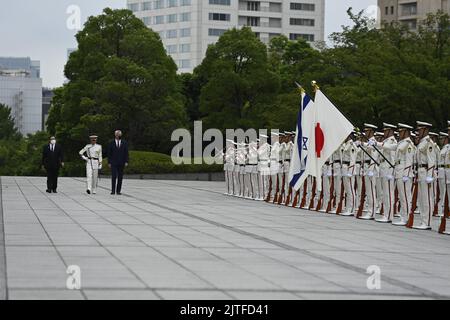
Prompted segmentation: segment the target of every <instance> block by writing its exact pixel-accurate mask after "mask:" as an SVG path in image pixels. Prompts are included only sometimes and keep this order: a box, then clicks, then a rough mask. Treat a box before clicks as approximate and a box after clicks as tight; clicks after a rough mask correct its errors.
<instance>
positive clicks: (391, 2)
mask: <svg viewBox="0 0 450 320" xmlns="http://www.w3.org/2000/svg"><path fill="white" fill-rule="evenodd" d="M378 7H379V8H380V11H381V21H382V22H383V23H392V22H400V23H402V24H405V25H406V26H408V28H409V29H411V30H416V29H417V27H418V24H419V22H420V21H421V20H424V19H425V18H426V17H427V14H429V13H436V12H437V11H438V10H442V11H444V12H447V13H449V14H450V0H416V1H414V0H378Z"/></svg>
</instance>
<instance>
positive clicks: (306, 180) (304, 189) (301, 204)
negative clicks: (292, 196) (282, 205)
mask: <svg viewBox="0 0 450 320" xmlns="http://www.w3.org/2000/svg"><path fill="white" fill-rule="evenodd" d="M307 187H308V178H306V179H305V182H304V183H303V196H302V202H300V208H303V207H304V206H305V204H306V188H307Z"/></svg>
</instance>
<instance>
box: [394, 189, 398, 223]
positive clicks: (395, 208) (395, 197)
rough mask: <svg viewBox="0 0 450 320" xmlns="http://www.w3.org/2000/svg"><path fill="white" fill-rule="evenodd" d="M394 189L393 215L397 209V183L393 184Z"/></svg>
mask: <svg viewBox="0 0 450 320" xmlns="http://www.w3.org/2000/svg"><path fill="white" fill-rule="evenodd" d="M394 188H395V190H394V216H395V215H397V211H398V201H399V199H398V188H397V184H395V186H394Z"/></svg>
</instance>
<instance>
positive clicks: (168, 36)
mask: <svg viewBox="0 0 450 320" xmlns="http://www.w3.org/2000/svg"><path fill="white" fill-rule="evenodd" d="M127 4H128V9H130V10H131V11H133V12H134V14H135V15H136V16H137V17H138V18H140V19H142V21H143V22H144V23H145V24H146V25H147V26H148V27H149V28H151V29H153V30H154V31H155V32H158V33H159V35H160V37H161V39H162V41H163V43H164V46H165V47H166V50H167V53H168V54H170V55H171V56H172V58H173V59H174V61H175V62H176V63H177V65H178V68H179V71H180V72H191V71H192V70H193V68H194V67H195V66H197V65H198V64H200V63H201V62H202V60H203V58H204V56H205V53H206V49H207V48H208V45H210V44H212V43H214V42H216V41H217V40H218V38H219V36H221V35H222V34H223V33H224V32H225V31H227V30H228V29H231V28H233V27H237V28H240V27H243V26H250V27H251V28H252V30H253V31H254V32H255V33H256V35H257V36H258V37H259V39H261V41H263V42H264V43H268V42H269V41H270V39H271V38H273V37H275V36H278V35H281V34H284V35H286V36H287V37H289V38H290V39H292V40H294V39H297V38H303V39H306V40H307V41H309V42H311V43H314V42H317V41H323V40H324V33H325V31H324V16H325V0H266V1H246V0H153V1H150V0H127Z"/></svg>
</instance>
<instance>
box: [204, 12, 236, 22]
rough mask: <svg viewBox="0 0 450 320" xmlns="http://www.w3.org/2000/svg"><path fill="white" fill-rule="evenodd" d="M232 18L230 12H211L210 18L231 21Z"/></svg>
mask: <svg viewBox="0 0 450 320" xmlns="http://www.w3.org/2000/svg"><path fill="white" fill-rule="evenodd" d="M230 19H231V18H230V15H229V14H228V13H212V12H210V13H209V20H214V21H230Z"/></svg>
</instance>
